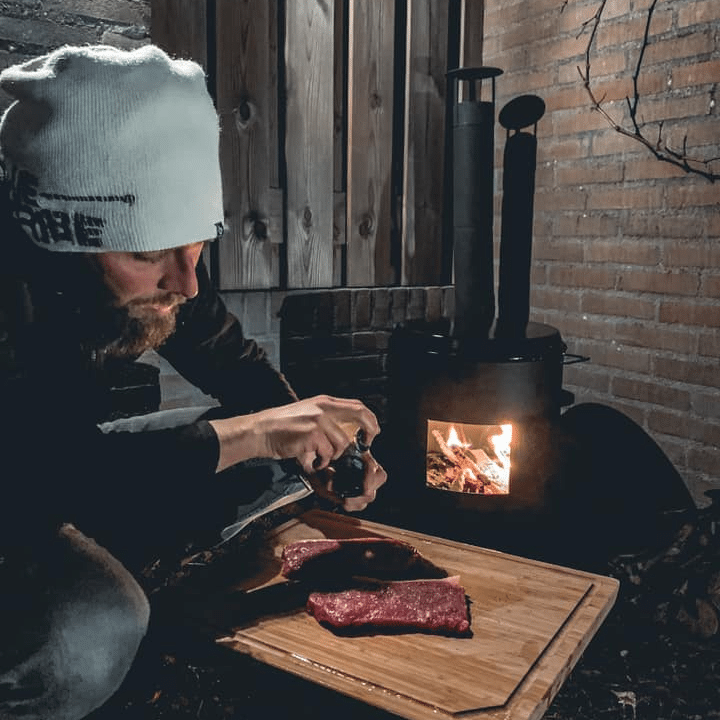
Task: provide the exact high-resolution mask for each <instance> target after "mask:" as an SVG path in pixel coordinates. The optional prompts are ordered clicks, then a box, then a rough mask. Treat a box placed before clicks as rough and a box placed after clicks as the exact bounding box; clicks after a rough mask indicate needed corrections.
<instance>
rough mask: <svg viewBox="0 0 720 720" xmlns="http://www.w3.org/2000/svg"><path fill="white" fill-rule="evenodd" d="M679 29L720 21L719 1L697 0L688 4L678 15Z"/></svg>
mask: <svg viewBox="0 0 720 720" xmlns="http://www.w3.org/2000/svg"><path fill="white" fill-rule="evenodd" d="M677 18H678V27H681V28H682V27H687V26H688V25H699V24H701V23H713V21H717V20H719V19H720V10H719V9H718V4H717V0H695V2H691V3H686V4H685V5H684V6H682V7H681V8H680V9H679V10H678V13H677Z"/></svg>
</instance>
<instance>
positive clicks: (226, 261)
mask: <svg viewBox="0 0 720 720" xmlns="http://www.w3.org/2000/svg"><path fill="white" fill-rule="evenodd" d="M482 5H483V3H482V0H152V37H153V41H154V42H156V43H157V44H158V45H160V46H162V47H164V48H165V49H166V50H168V51H169V52H170V53H172V54H173V55H176V56H179V57H189V58H192V59H194V60H197V61H198V62H200V63H201V64H202V65H203V66H204V67H205V69H206V71H207V74H208V83H209V88H210V91H211V93H212V94H213V96H214V98H215V101H216V106H217V109H218V113H219V116H220V124H221V148H220V153H221V164H222V171H223V182H224V193H225V213H226V217H225V221H226V225H227V232H226V235H225V236H224V238H223V240H222V242H220V243H217V245H216V247H213V249H212V255H211V259H212V266H213V274H214V276H215V278H216V281H217V283H218V286H219V287H220V288H221V289H222V290H234V289H270V288H282V289H296V288H321V287H342V286H355V287H357V286H386V285H437V284H443V283H445V282H447V281H448V279H449V277H450V272H451V270H450V265H451V263H450V261H449V257H450V256H451V251H448V247H447V245H448V241H447V236H448V233H447V230H446V227H445V226H446V224H447V217H446V216H447V213H444V212H443V205H444V204H446V203H444V194H445V192H446V188H447V185H448V183H447V180H446V177H445V176H446V174H447V170H446V168H445V166H444V158H445V154H446V151H445V147H446V132H445V124H446V123H445V117H446V113H447V111H446V105H447V98H446V79H445V74H446V72H447V70H448V69H449V68H450V67H456V66H457V65H458V64H463V65H473V64H474V65H480V64H481V63H480V61H479V58H480V54H481V42H480V39H481V36H482ZM460 58H462V62H461V60H460Z"/></svg>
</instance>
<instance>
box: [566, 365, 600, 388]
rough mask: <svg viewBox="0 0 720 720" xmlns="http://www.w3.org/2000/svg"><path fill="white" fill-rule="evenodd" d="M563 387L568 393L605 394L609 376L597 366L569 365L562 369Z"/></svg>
mask: <svg viewBox="0 0 720 720" xmlns="http://www.w3.org/2000/svg"><path fill="white" fill-rule="evenodd" d="M563 379H564V382H563V387H565V388H566V389H568V390H570V392H575V394H576V395H577V394H578V393H587V392H588V391H592V392H593V393H607V392H608V391H609V388H610V375H609V374H608V372H607V371H606V370H604V369H603V368H601V367H598V366H592V365H590V364H589V363H588V364H582V363H579V364H577V365H569V366H567V367H566V368H564V369H563Z"/></svg>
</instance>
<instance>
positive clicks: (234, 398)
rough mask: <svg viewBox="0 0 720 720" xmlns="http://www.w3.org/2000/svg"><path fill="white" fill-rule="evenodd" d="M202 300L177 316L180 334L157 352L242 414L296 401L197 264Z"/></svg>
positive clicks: (203, 268)
mask: <svg viewBox="0 0 720 720" xmlns="http://www.w3.org/2000/svg"><path fill="white" fill-rule="evenodd" d="M198 283H199V292H198V296H197V297H196V298H195V299H193V300H191V301H189V302H188V303H186V304H185V305H184V306H183V307H182V308H181V311H180V314H179V316H178V327H177V331H176V332H175V334H174V335H173V336H172V337H171V338H170V339H169V340H168V341H167V342H166V343H165V344H164V345H163V346H162V347H161V348H160V349H159V350H158V352H159V353H160V355H162V356H163V357H164V358H165V359H166V360H168V362H170V364H171V365H172V366H173V367H174V368H175V369H176V370H177V371H178V372H179V373H180V374H181V375H182V376H183V377H184V378H186V379H187V380H188V381H189V382H191V383H192V384H193V385H195V386H196V387H198V388H199V389H200V390H202V391H203V392H204V393H206V394H207V395H210V396H212V397H214V398H216V399H217V400H218V401H219V402H220V404H221V405H222V406H223V407H224V408H226V409H228V410H229V411H230V412H232V413H234V414H238V415H242V414H247V413H250V412H255V411H257V410H262V409H264V408H268V407H274V406H277V405H285V404H287V403H289V402H293V401H294V400H297V396H296V394H295V392H294V391H293V390H292V388H291V387H290V385H289V383H288V382H287V380H286V379H285V377H284V376H283V375H282V373H281V372H280V371H279V370H277V369H276V368H274V367H273V366H272V364H271V363H270V361H269V359H268V357H267V355H266V353H265V352H264V350H263V349H262V348H261V347H260V346H259V345H258V344H257V342H255V341H254V340H252V339H249V338H246V337H245V335H244V333H243V330H242V327H241V325H240V322H239V321H238V319H237V318H236V317H235V316H234V315H233V314H232V313H230V312H229V311H228V309H227V308H226V306H225V303H224V302H223V300H222V298H221V297H220V295H219V294H218V293H217V291H216V290H215V289H214V288H213V287H212V285H211V283H210V279H209V277H208V274H207V271H206V269H205V266H204V264H203V263H202V262H201V263H199V264H198Z"/></svg>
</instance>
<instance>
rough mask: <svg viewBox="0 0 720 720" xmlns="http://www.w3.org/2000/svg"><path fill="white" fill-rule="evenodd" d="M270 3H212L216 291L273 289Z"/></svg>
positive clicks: (277, 230)
mask: <svg viewBox="0 0 720 720" xmlns="http://www.w3.org/2000/svg"><path fill="white" fill-rule="evenodd" d="M269 15H270V13H269V4H268V3H267V2H262V3H256V2H252V1H251V0H216V28H215V34H216V45H217V60H216V62H217V68H218V72H217V108H218V113H219V115H220V127H221V137H220V148H221V153H220V157H221V164H222V170H223V189H224V196H225V222H226V233H225V236H224V237H223V239H222V241H221V242H220V243H219V246H218V251H219V262H218V264H219V271H220V272H219V276H220V288H221V289H223V290H231V289H232V290H235V289H250V288H253V289H257V288H270V287H277V286H278V284H279V275H280V272H279V245H280V243H281V242H282V205H281V197H280V195H279V190H277V189H271V187H270V169H271V156H270V153H269V151H268V149H269V148H270V147H271V142H270V133H269V130H270V128H271V127H276V126H277V123H276V122H273V121H272V120H271V118H270V110H271V108H274V107H275V103H274V102H273V101H272V96H273V94H274V92H275V87H274V85H273V82H272V79H273V77H274V76H275V73H274V72H272V69H271V63H270V53H269V47H270V43H269V40H268V35H269V33H270V23H269Z"/></svg>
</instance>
